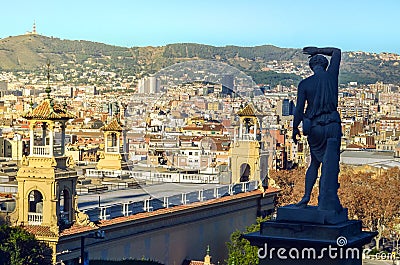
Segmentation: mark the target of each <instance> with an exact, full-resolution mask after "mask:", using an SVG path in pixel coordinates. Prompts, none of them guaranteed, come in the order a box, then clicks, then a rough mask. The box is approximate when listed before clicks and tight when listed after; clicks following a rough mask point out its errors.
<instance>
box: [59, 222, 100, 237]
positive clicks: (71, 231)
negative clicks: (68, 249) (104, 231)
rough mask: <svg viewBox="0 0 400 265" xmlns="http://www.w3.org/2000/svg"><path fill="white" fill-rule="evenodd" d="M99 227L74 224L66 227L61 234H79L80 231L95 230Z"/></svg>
mask: <svg viewBox="0 0 400 265" xmlns="http://www.w3.org/2000/svg"><path fill="white" fill-rule="evenodd" d="M97 229H98V228H97V227H92V226H82V225H77V224H74V225H73V226H71V227H70V228H67V229H64V230H63V231H61V233H60V236H69V235H73V234H79V233H84V232H89V231H94V230H97Z"/></svg>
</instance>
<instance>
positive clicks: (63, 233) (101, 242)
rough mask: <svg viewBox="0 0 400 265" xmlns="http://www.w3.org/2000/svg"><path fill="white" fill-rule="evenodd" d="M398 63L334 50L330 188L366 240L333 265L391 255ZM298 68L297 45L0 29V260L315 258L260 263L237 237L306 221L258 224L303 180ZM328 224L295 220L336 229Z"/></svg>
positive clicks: (256, 247) (398, 146) (306, 152)
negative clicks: (105, 38)
mask: <svg viewBox="0 0 400 265" xmlns="http://www.w3.org/2000/svg"><path fill="white" fill-rule="evenodd" d="M264 53H265V54H266V55H264ZM399 63H400V55H398V54H396V53H394V52H379V53H378V52H371V51H342V65H341V70H340V74H339V86H338V102H337V112H338V113H339V115H340V120H341V132H342V136H341V139H340V143H339V145H340V151H339V153H340V173H339V177H338V178H339V183H340V184H339V185H338V186H339V187H338V196H339V198H340V201H341V203H342V205H343V207H344V208H345V209H346V210H345V211H344V212H345V214H346V217H345V218H346V220H347V222H352V221H354V222H355V221H360V223H359V224H358V223H357V224H355V223H352V224H351V228H349V229H350V230H352V229H354V231H355V230H357V231H358V230H360V233H361V231H362V233H369V234H368V238H371V239H372V240H371V239H369V240H367V239H363V240H365V242H364V241H362V240H361V239H357V240H358V241H357V243H354V242H353V243H354V246H357V248H358V249H360V250H361V252H362V256H360V257H357V258H356V259H355V261H354V263H340V262H338V263H334V264H374V265H375V264H399V260H400V248H399V242H400V195H399V192H398V191H399V190H400V177H399V176H400V169H399V167H400V103H399V102H400V79H399V76H398V73H399V70H400V69H399V67H400V65H399ZM312 74H313V71H312V68H311V64H310V65H309V63H308V58H307V56H306V55H304V54H303V53H302V50H301V48H300V47H299V48H279V47H276V46H272V45H264V46H256V47H241V46H233V45H232V46H225V47H219V46H212V45H202V44H195V43H176V44H168V45H163V46H157V47H132V48H125V47H120V46H114V45H108V44H103V43H99V42H92V41H89V40H88V41H86V40H68V39H65V40H64V39H60V38H57V37H53V36H52V37H48V36H45V35H43V34H41V33H40V28H39V27H38V26H37V24H36V21H35V22H33V25H32V27H31V29H29V30H27V31H26V32H25V33H24V34H20V35H17V36H9V37H5V38H2V39H0V118H1V119H0V240H3V238H4V240H7V238H10V239H9V242H12V240H17V241H18V240H21V243H15V245H12V244H10V243H9V242H7V243H4V242H6V241H0V242H1V243H2V244H1V245H2V247H0V254H1V255H0V256H1V257H0V264H63V265H75V264H85V265H86V264H89V263H90V264H164V265H167V264H185V265H197V264H204V265H216V264H221V265H222V264H226V265H231V264H236V265H237V264H243V265H250V264H320V263H318V262H316V261H315V260H314V261H313V263H307V261H306V263H301V262H300V261H298V260H294V261H292V263H287V262H286V261H285V263H281V262H282V261H279V260H278V261H277V260H263V259H262V258H261V257H260V250H262V246H265V251H267V245H266V244H267V243H265V245H262V244H261V243H259V241H257V240H259V239H255V238H256V237H254V238H252V236H253V235H255V234H257V233H259V234H257V235H261V236H262V235H264V236H265V233H272V234H273V236H272V238H273V239H274V238H275V239H276V238H278V240H277V241H276V242H278V243H276V244H277V245H276V246H281V245H280V244H281V243H279V240H281V239H279V238H280V237H286V236H288V235H287V234H285V233H289V234H290V236H292V234H293V233H295V234H296V233H299V234H301V233H302V232H298V229H300V228H299V227H300V226H301V229H300V230H301V231H303V229H308V228H303V227H308V226H310V222H309V221H306V222H305V223H301V224H300V226H296V228H294V230H293V231H295V232H293V231H290V232H285V231H286V230H285V231H284V229H285V228H282V227H283V226H284V225H279V226H277V227H276V228H275V230H274V231H272V230H271V231H272V232H271V231H270V230H269V229H271V228H269V227H268V224H270V223H272V224H274V222H278V224H279V222H282V220H283V219H279V218H283V217H282V216H284V215H283V214H282V211H283V210H279V209H280V208H281V207H284V206H285V205H289V206H290V205H295V204H296V203H297V202H298V201H299V200H300V199H301V196H302V193H303V191H304V189H305V184H304V183H303V182H304V176H305V175H306V170H307V168H308V167H309V165H310V163H311V162H312V161H311V160H312V154H311V148H312V147H310V146H309V142H308V137H310V136H307V135H304V132H303V123H302V125H300V127H299V129H300V132H301V133H300V137H299V138H298V139H297V141H294V138H293V135H294V136H295V135H296V133H295V129H296V128H294V127H296V126H294V115H296V105H298V90H299V89H298V84H299V82H300V81H301V80H304V79H306V78H307V77H309V76H311V75H312ZM297 111H298V110H297ZM323 163H325V162H323ZM321 171H323V170H322V169H321V170H320V171H319V172H320V174H321V176H322V175H323V174H324V173H323V172H322V173H321ZM307 174H308V173H307ZM320 179H321V181H322V177H320ZM321 181H320V180H319V179H318V180H317V184H316V186H315V187H314V188H313V189H312V197H311V200H310V205H311V206H306V208H304V209H308V208H307V207H317V206H315V205H318V200H320V199H321V198H320V197H317V195H316V194H317V193H318V190H319V189H320V188H319V186H320V185H323V184H321ZM319 192H321V191H320V190H319ZM300 208H301V207H300ZM279 215H280V216H279ZM328 215H329V214H328ZM310 218H311V217H310ZM329 218H330V217H329ZM329 218H328V217H326V219H325V221H324V220H323V221H321V223H318V222H317V221H316V223H317V224H315V223H314V224H313V223H312V222H311V224H313V225H316V226H315V227H314V226H312V225H311V226H312V228H311V229H313V230H316V231H325V230H318V229H322V228H320V227H319V225H321V226H323V225H327V226H332V227H333V226H336V225H337V226H340V225H341V223H340V222H338V221H336V219H334V220H335V221H327V220H331V219H329ZM335 218H337V216H335ZM289 219H290V218H289ZM315 219H317V218H315ZM283 221H285V222H286V221H287V220H286V219H284V220H283ZM314 221H315V220H314ZM361 221H362V224H361ZM324 222H325V223H324ZM330 222H331V223H330ZM289 223H290V222H289ZM285 224H286V223H285ZM291 225H294V224H292V223H290V224H289V228H287V229H289V230H290V229H292V228H290V227H291ZM296 225H298V224H296ZM7 229H8V230H7ZM11 229H17V230H15V231H17V232H13V230H11ZM18 229H20V230H18ZM329 229H333V228H329ZM340 229H342V228H340ZM349 229H347V230H346V229H344V228H343V229H342V230H340V233H344V234H338V236H345V237H344V239H346V240H349V244H348V246H349V247H350V246H351V247H352V246H353V245H351V244H353V243H351V242H350V241H351V237H352V236H354V233H355V232H354V233H353V234H352V233H350V232H349V231H350V230H349ZM281 230H282V231H281ZM300 230H299V231H300ZM18 231H19V232H18ZM21 231H22V232H21ZM18 233H21V234H23V235H25V236H22V235H21V239H20V238H17V237H18V236H20V235H18ZM24 233H26V234H24ZM263 233H264V234H263ZM320 233H321V234H324V233H325V232H320ZM326 233H327V234H330V233H331V232H326ZM332 233H333V232H332ZM346 233H348V234H346ZM305 235H306V236H305V237H306V239H307V240H309V239H310V238H307V237H308V236H309V234H307V233H305ZM360 235H361V234H360ZM13 236H14V237H15V238H17V239H15V238H12V237H13ZM29 236H30V237H29ZM302 236H304V234H302ZM22 238H29V240H31V241H29V244H31V245H28V243H26V244H27V245H26V246H25V245H23V244H24V242H22V241H23V240H22ZM365 238H367V236H366V237H365ZM337 239H339V238H337ZM24 240H25V239H24ZM248 240H249V241H250V243H249V241H248ZM252 240H254V241H252ZM302 240H303V239H302ZM18 242H19V241H18ZM32 242H35V243H32ZM254 242H255V243H254ZM270 242H271V241H268V244H270ZM335 242H336V238H335ZM360 242H363V244H362V245H361V243H360ZM350 243H351V244H350ZM33 244H35V245H33ZM274 244H275V243H274ZM313 244H314V243H313ZM346 244H347V241H346ZM346 244H345V245H346ZM357 244H358V245H357ZM294 246H296V247H298V245H294ZM312 246H314V245H312ZM337 246H339V247H341V246H343V245H339V241H337ZM358 249H357V251H358ZM28 250H32V251H31V252H29V251H28ZM24 251H25V252H26V253H27V254H26V253H25V252H24ZM15 253H19V254H18V255H17V254H15ZM24 253H25V254H24ZM265 253H266V252H265ZM278 253H279V252H278ZM3 254H4V255H3ZM289 254H290V253H289ZM314 254H315V253H314ZM24 255H25V256H24ZM257 255H258V256H257ZM271 256H272V254H271ZM289 256H290V255H289ZM265 257H267V256H264V258H265ZM308 258H309V260H308V262H309V261H310V260H311V258H310V256H309V257H308ZM7 259H8V260H7ZM12 259H14V261H10V260H12ZM18 259H19V262H20V263H17V260H18ZM324 261H326V259H324ZM12 262H14V263H12ZM106 262H110V263H106ZM111 262H114V263H111ZM124 262H125V263H124ZM128 262H130V263H128ZM274 262H275V263H274ZM319 262H322V261H319ZM396 262H397V263H396ZM332 264H333V263H332Z"/></svg>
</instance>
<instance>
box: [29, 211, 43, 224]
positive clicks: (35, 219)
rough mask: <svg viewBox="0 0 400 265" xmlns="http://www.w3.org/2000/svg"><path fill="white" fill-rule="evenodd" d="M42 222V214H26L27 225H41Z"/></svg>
mask: <svg viewBox="0 0 400 265" xmlns="http://www.w3.org/2000/svg"><path fill="white" fill-rule="evenodd" d="M42 222H43V214H42V213H32V212H28V224H30V225H41V224H42Z"/></svg>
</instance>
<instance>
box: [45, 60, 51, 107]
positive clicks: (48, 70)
mask: <svg viewBox="0 0 400 265" xmlns="http://www.w3.org/2000/svg"><path fill="white" fill-rule="evenodd" d="M46 65H47V87H46V89H45V92H46V93H47V98H48V99H50V93H51V87H50V60H47V64H46Z"/></svg>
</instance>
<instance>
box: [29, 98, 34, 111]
mask: <svg viewBox="0 0 400 265" xmlns="http://www.w3.org/2000/svg"><path fill="white" fill-rule="evenodd" d="M29 105H30V106H31V109H33V99H32V97H31V102H29Z"/></svg>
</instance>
